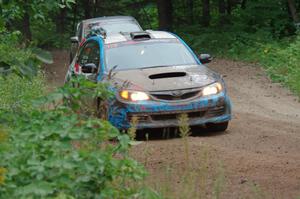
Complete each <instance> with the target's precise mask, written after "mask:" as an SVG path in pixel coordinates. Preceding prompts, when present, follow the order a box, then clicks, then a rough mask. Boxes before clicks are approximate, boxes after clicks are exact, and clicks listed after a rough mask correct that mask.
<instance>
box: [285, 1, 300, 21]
mask: <svg viewBox="0 0 300 199" xmlns="http://www.w3.org/2000/svg"><path fill="white" fill-rule="evenodd" d="M287 1H288V5H289V9H290V13H291V16H292V18H293V21H294V22H295V23H299V22H300V20H299V16H298V13H297V9H296V4H295V1H294V0H287Z"/></svg>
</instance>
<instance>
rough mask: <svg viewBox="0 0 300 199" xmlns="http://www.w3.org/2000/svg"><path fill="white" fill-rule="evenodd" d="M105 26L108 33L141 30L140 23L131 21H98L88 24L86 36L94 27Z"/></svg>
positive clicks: (85, 31)
mask: <svg viewBox="0 0 300 199" xmlns="http://www.w3.org/2000/svg"><path fill="white" fill-rule="evenodd" d="M97 27H98V28H100V27H101V28H103V29H104V30H106V33H107V34H111V33H119V32H137V31H141V28H140V26H139V25H138V24H135V23H133V22H131V21H120V22H96V23H92V24H88V25H87V26H86V27H85V30H84V36H85V37H86V36H87V35H88V34H89V33H90V31H91V29H92V28H97Z"/></svg>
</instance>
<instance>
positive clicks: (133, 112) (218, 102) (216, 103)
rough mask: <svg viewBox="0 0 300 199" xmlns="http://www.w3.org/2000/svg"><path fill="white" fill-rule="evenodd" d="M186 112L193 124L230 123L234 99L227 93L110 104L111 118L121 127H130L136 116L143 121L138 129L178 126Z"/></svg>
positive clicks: (116, 125) (114, 123) (116, 101)
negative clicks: (181, 99) (168, 100)
mask: <svg viewBox="0 0 300 199" xmlns="http://www.w3.org/2000/svg"><path fill="white" fill-rule="evenodd" d="M182 113H186V114H187V115H188V116H189V124H190V125H191V126H195V125H206V124H207V123H222V122H227V121H229V120H231V102H230V99H229V97H228V96H227V95H226V93H225V92H222V93H219V94H218V95H213V96H209V97H200V98H196V99H194V100H191V101H178V102H174V101H172V102H166V101H142V102H135V103H127V102H126V103H125V102H120V101H118V100H115V101H113V102H111V104H110V106H109V121H110V122H111V123H112V124H113V125H114V126H115V127H117V128H118V129H128V128H130V121H131V119H132V118H133V117H137V118H138V120H139V122H138V125H137V129H147V128H165V127H177V126H178V125H179V124H178V119H177V117H178V115H180V114H182Z"/></svg>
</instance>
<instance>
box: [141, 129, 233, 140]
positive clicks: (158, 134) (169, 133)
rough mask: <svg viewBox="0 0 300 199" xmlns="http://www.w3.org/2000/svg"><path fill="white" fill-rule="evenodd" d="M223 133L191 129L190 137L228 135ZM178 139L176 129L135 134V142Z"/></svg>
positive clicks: (147, 130)
mask: <svg viewBox="0 0 300 199" xmlns="http://www.w3.org/2000/svg"><path fill="white" fill-rule="evenodd" d="M228 133H229V132H228V131H225V132H212V131H210V130H209V129H207V128H205V127H191V135H190V137H214V136H221V135H225V134H228ZM176 138H180V132H179V130H178V128H174V127H172V128H157V129H144V130H138V131H137V132H136V140H138V141H146V140H168V139H176Z"/></svg>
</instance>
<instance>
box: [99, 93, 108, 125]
mask: <svg viewBox="0 0 300 199" xmlns="http://www.w3.org/2000/svg"><path fill="white" fill-rule="evenodd" d="M96 117H98V118H100V119H103V120H108V103H107V102H103V101H101V100H100V99H99V98H97V99H96Z"/></svg>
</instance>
